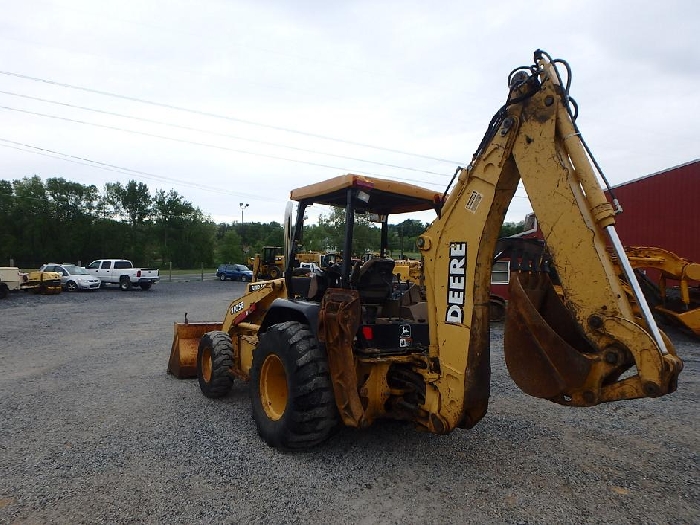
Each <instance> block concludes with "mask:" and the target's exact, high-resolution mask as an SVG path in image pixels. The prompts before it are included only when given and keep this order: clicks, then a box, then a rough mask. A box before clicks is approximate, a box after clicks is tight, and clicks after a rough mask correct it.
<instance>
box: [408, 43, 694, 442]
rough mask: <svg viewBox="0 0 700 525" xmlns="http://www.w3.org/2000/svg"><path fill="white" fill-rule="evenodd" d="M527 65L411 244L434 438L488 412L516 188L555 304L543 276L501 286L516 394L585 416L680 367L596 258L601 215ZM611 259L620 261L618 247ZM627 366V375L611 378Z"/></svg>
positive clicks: (562, 100)
mask: <svg viewBox="0 0 700 525" xmlns="http://www.w3.org/2000/svg"><path fill="white" fill-rule="evenodd" d="M536 62H537V63H536V64H535V66H533V67H531V68H530V70H531V73H532V74H531V75H530V76H528V77H527V78H524V77H523V76H520V77H516V81H515V82H514V83H513V85H512V86H511V93H510V96H509V102H508V103H507V104H506V105H505V106H504V108H502V110H501V111H500V112H499V114H497V117H496V118H495V119H494V121H492V126H491V127H490V130H489V133H488V134H487V136H486V137H485V140H484V142H483V143H482V145H481V146H480V148H479V150H478V152H477V154H476V155H475V158H474V160H473V162H472V163H471V164H470V166H469V167H468V168H465V169H462V170H461V172H460V174H459V178H458V182H457V184H456V186H455V188H454V190H453V191H452V192H451V193H450V195H449V197H448V199H447V200H446V202H445V205H444V207H443V209H442V213H441V216H440V217H439V218H438V219H436V220H435V221H434V222H433V223H432V224H431V226H430V227H429V228H428V230H427V231H426V233H425V234H424V235H423V236H422V237H420V238H419V242H418V244H419V248H420V249H421V251H422V253H423V256H424V259H425V266H424V268H425V279H426V290H427V293H428V294H429V297H428V303H429V304H431V305H433V306H432V307H431V309H430V311H429V316H430V318H429V322H430V325H431V336H430V337H431V339H430V356H431V358H433V359H436V360H437V362H438V363H439V365H437V366H435V367H434V368H435V369H438V372H439V373H437V374H435V379H434V380H432V381H430V382H429V384H428V388H427V395H426V403H425V406H426V408H427V410H428V411H429V412H430V417H429V426H430V427H431V429H432V430H433V431H437V432H440V431H448V430H450V429H452V428H454V427H456V426H466V427H471V426H473V425H474V424H475V423H476V422H477V421H478V420H479V419H480V418H481V417H483V415H484V414H485V413H486V407H487V403H488V397H489V380H490V377H489V376H490V362H489V329H488V324H489V319H488V311H489V287H490V273H491V261H492V255H493V252H494V249H495V245H496V241H497V238H498V233H499V230H500V225H501V223H502V221H503V218H504V215H505V212H506V210H507V207H508V204H509V203H510V201H511V199H512V197H513V195H514V193H515V189H516V187H517V184H518V182H519V181H522V183H523V185H524V187H525V190H526V191H527V193H528V196H529V198H530V201H531V204H532V207H533V209H534V211H535V214H536V215H537V218H538V221H539V224H540V227H541V229H542V232H543V233H544V236H545V240H546V243H547V246H548V249H549V251H550V254H551V256H552V260H553V262H554V266H555V268H556V271H557V274H558V277H559V280H560V282H561V292H560V294H557V293H554V289H553V288H552V287H551V283H550V282H549V280H548V278H547V277H546V276H543V275H523V276H521V278H517V277H516V278H514V279H513V281H512V283H511V301H510V303H509V306H508V309H509V312H508V316H507V321H506V335H505V342H504V344H505V354H506V362H507V364H508V368H509V372H510V373H511V376H512V377H513V378H514V380H515V381H516V383H517V384H518V386H520V388H521V389H523V390H524V391H525V392H527V393H529V394H531V395H535V396H538V397H544V398H547V399H551V400H552V401H556V402H559V403H562V404H567V405H575V406H585V405H595V404H598V403H601V402H606V401H614V400H618V399H632V398H637V397H644V396H658V395H663V394H666V393H669V392H672V391H673V390H674V389H675V384H676V378H677V375H678V373H679V372H680V370H681V368H682V362H681V361H680V359H678V358H677V357H676V356H675V351H674V349H673V346H672V344H671V343H670V341H669V340H668V338H667V337H666V336H665V335H664V334H663V333H662V332H661V331H660V330H659V329H658V327H657V326H656V324H655V322H654V320H653V317H652V316H651V314H649V315H648V316H645V317H646V318H644V319H642V318H637V317H635V316H634V314H633V309H632V306H631V305H630V303H629V301H628V298H627V295H626V293H625V291H624V288H623V284H622V283H621V282H620V281H619V278H618V276H617V271H616V267H615V264H614V263H613V260H612V258H611V255H610V254H609V252H608V250H607V246H608V242H611V243H612V244H613V246H614V247H616V244H619V239H617V236H616V233H615V231H614V222H615V221H614V212H613V209H612V206H611V205H610V204H609V203H608V201H607V199H606V198H605V195H604V193H603V191H602V189H601V187H600V185H599V183H598V181H597V178H596V176H595V174H594V172H593V169H592V167H591V163H590V160H589V158H588V156H587V155H586V153H585V150H584V148H583V144H582V141H581V138H580V134H579V133H578V132H577V130H576V128H575V126H574V124H573V120H572V118H571V116H570V114H569V112H568V110H567V104H568V100H567V94H566V93H565V91H564V89H563V88H562V86H561V85H560V82H559V80H558V75H557V74H556V71H555V65H554V64H553V63H552V62H551V61H550V60H549V57H548V56H546V54H543V53H542V54H536ZM619 251H621V252H622V255H621V256H620V254H619V253H618V257H625V255H624V250H622V248H621V244H620V246H619ZM625 260H626V259H625ZM630 274H631V269H630ZM628 279H629V277H628ZM633 284H636V280H635V281H634V283H630V285H631V286H632V285H633ZM560 295H561V296H562V299H563V300H560ZM639 296H641V292H640V293H639ZM639 296H638V297H637V301H638V302H640V301H644V298H643V296H641V297H639ZM634 366H636V369H637V374H636V375H632V376H629V377H626V378H625V379H622V380H621V379H620V377H621V376H622V374H623V373H624V372H626V371H627V370H628V369H629V368H632V367H634Z"/></svg>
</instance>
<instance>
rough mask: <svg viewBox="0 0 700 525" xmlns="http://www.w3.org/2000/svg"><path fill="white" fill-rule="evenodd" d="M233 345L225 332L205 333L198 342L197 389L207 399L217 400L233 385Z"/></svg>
mask: <svg viewBox="0 0 700 525" xmlns="http://www.w3.org/2000/svg"><path fill="white" fill-rule="evenodd" d="M232 367H233V345H232V344H231V338H230V337H229V335H228V334H227V333H226V332H221V331H213V332H207V333H206V334H204V336H202V338H201V339H200V340H199V349H198V351H197V379H199V389H200V390H201V391H202V394H204V395H205V396H207V397H211V398H218V397H223V396H225V395H226V394H228V393H229V391H230V390H231V386H232V385H233V375H232V374H231V368H232Z"/></svg>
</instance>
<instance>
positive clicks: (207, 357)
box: [201, 348, 212, 383]
mask: <svg viewBox="0 0 700 525" xmlns="http://www.w3.org/2000/svg"><path fill="white" fill-rule="evenodd" d="M201 367H202V378H203V379H204V380H205V381H206V382H207V383H209V382H210V381H211V370H212V363H211V348H205V349H204V352H202V364H201Z"/></svg>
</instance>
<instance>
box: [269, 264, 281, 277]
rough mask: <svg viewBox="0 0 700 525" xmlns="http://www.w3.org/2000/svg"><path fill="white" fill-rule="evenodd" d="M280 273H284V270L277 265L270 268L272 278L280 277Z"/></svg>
mask: <svg viewBox="0 0 700 525" xmlns="http://www.w3.org/2000/svg"><path fill="white" fill-rule="evenodd" d="M280 275H282V272H281V271H280V269H279V268H277V266H273V267H272V268H270V279H279V276H280Z"/></svg>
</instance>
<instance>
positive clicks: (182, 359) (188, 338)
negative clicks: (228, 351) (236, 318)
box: [168, 323, 222, 379]
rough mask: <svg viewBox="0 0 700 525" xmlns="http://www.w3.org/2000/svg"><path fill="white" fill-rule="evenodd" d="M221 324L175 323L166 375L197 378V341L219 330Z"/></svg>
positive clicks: (179, 377)
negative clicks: (208, 333)
mask: <svg viewBox="0 0 700 525" xmlns="http://www.w3.org/2000/svg"><path fill="white" fill-rule="evenodd" d="M221 326H222V325H221V323H175V336H174V337H173V346H172V348H171V349H170V360H169V361H168V373H170V374H173V375H174V376H175V377H177V378H178V379H187V378H190V377H197V351H198V350H199V340H200V339H201V338H202V336H203V335H204V334H206V333H207V332H211V331H212V330H221Z"/></svg>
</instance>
